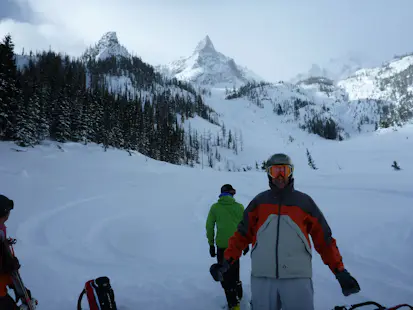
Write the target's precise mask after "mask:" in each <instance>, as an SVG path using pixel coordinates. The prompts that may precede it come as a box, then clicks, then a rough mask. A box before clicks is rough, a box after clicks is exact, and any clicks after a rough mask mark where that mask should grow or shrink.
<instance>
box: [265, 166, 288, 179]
mask: <svg viewBox="0 0 413 310" xmlns="http://www.w3.org/2000/svg"><path fill="white" fill-rule="evenodd" d="M267 173H268V174H269V175H270V176H271V177H272V178H278V177H279V176H280V175H281V176H282V177H284V178H288V177H289V176H290V175H292V173H293V167H291V166H290V165H273V166H270V167H268V168H267Z"/></svg>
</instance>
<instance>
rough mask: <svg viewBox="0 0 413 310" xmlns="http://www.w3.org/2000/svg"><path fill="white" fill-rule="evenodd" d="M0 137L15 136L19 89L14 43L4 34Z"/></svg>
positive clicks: (0, 65) (0, 67) (0, 66)
mask: <svg viewBox="0 0 413 310" xmlns="http://www.w3.org/2000/svg"><path fill="white" fill-rule="evenodd" d="M0 61H1V62H0V139H2V140H12V139H13V138H15V132H16V128H15V126H16V122H17V113H18V111H19V110H20V111H23V110H24V109H19V106H18V105H19V103H21V101H20V102H19V100H20V89H19V85H18V83H17V82H18V79H17V67H16V63H15V59H14V43H13V42H12V39H11V36H10V35H6V36H5V38H4V40H3V42H2V43H1V44H0Z"/></svg>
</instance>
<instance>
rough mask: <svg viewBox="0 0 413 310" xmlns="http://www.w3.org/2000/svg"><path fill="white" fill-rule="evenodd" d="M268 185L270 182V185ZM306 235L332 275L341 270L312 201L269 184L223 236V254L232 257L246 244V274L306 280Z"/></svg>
mask: <svg viewBox="0 0 413 310" xmlns="http://www.w3.org/2000/svg"><path fill="white" fill-rule="evenodd" d="M270 186H271V185H270ZM309 235H311V238H312V240H313V243H314V247H315V249H316V250H317V252H318V253H319V254H320V256H321V258H322V260H323V262H324V263H325V264H326V265H328V266H329V268H330V269H331V271H332V272H333V273H336V272H337V271H341V270H343V269H344V265H343V262H342V257H341V255H340V251H339V250H338V248H337V246H336V241H335V239H334V238H333V237H332V235H331V230H330V227H329V225H328V223H327V221H326V219H325V217H324V215H323V213H322V212H321V211H320V209H319V208H318V207H317V205H316V204H315V202H314V201H313V199H312V198H311V197H310V196H308V195H307V194H304V193H302V192H300V191H297V190H295V189H294V185H293V182H292V183H291V184H290V185H289V186H288V187H287V188H285V189H284V190H283V191H277V189H275V188H274V187H272V189H270V190H267V191H265V192H262V193H260V194H259V195H257V196H256V197H255V198H254V199H253V200H252V201H251V202H250V204H249V205H248V207H247V208H246V209H245V211H244V215H243V220H242V221H241V223H240V224H239V225H238V229H237V231H236V232H235V234H234V235H233V236H232V237H231V238H230V240H229V246H228V249H227V250H226V251H225V258H226V259H227V260H230V259H231V258H232V259H234V260H236V259H238V258H239V257H240V256H241V254H242V250H243V249H245V248H246V247H247V245H248V244H250V243H252V244H253V248H252V250H251V265H252V266H251V274H252V276H256V277H273V278H277V279H278V278H303V277H304V278H311V277H312V264H311V261H312V251H311V243H310V239H309Z"/></svg>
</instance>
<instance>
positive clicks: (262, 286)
mask: <svg viewBox="0 0 413 310" xmlns="http://www.w3.org/2000/svg"><path fill="white" fill-rule="evenodd" d="M251 297H252V310H280V309H282V310H314V289H313V281H312V279H311V278H298V279H274V278H265V277H254V276H251Z"/></svg>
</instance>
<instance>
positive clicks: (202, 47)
mask: <svg viewBox="0 0 413 310" xmlns="http://www.w3.org/2000/svg"><path fill="white" fill-rule="evenodd" d="M202 52H216V50H215V47H214V44H213V43H212V41H211V38H210V37H209V35H206V36H205V38H203V39H202V40H201V41H199V42H198V44H197V46H196V48H195V50H194V54H195V53H202Z"/></svg>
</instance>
